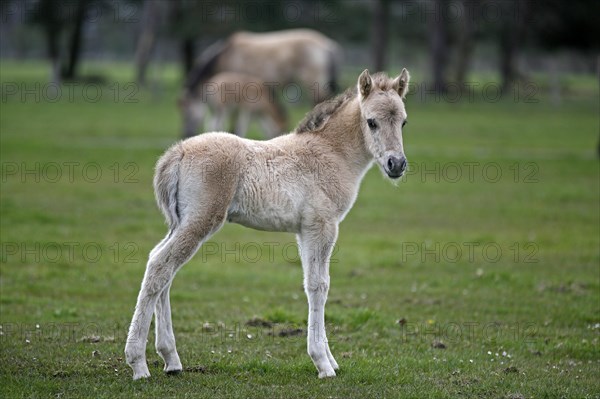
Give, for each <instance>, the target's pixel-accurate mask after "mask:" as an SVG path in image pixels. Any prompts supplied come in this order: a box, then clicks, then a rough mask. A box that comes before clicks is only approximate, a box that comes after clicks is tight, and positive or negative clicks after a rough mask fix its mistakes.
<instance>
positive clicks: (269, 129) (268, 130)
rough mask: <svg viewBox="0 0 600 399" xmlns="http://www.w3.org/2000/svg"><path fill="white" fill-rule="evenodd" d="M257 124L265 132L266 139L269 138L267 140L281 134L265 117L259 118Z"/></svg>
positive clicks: (268, 118) (269, 119)
mask: <svg viewBox="0 0 600 399" xmlns="http://www.w3.org/2000/svg"><path fill="white" fill-rule="evenodd" d="M259 122H260V126H261V127H262V129H263V131H264V132H265V136H267V138H269V139H272V138H274V137H276V136H277V134H279V133H283V132H278V131H277V125H276V124H275V122H273V120H272V119H271V118H270V117H269V116H267V115H263V116H261V117H260V119H259Z"/></svg>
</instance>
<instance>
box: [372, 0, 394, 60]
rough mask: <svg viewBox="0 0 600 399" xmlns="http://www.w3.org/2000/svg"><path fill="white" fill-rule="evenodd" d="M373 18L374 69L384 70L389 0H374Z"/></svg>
mask: <svg viewBox="0 0 600 399" xmlns="http://www.w3.org/2000/svg"><path fill="white" fill-rule="evenodd" d="M372 4H373V10H372V19H371V48H372V49H373V59H374V65H373V67H374V70H375V71H383V70H385V66H386V52H387V43H388V37H389V33H388V31H389V29H388V24H389V23H388V21H389V13H390V3H389V0H374V1H373V3H372Z"/></svg>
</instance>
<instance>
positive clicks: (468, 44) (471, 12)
mask: <svg viewBox="0 0 600 399" xmlns="http://www.w3.org/2000/svg"><path fill="white" fill-rule="evenodd" d="M460 5H461V11H462V12H461V18H460V30H459V33H458V42H457V44H456V46H457V53H458V54H457V55H458V57H457V65H456V83H457V84H458V85H460V86H461V87H462V86H464V84H465V79H466V77H467V72H468V69H469V66H470V63H471V56H472V55H473V49H474V47H475V31H476V29H475V28H476V20H477V19H478V18H477V17H478V12H479V0H461V3H460Z"/></svg>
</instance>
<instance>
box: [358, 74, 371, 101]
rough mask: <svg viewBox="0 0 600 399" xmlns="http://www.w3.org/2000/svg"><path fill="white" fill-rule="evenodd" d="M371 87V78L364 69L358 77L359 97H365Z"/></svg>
mask: <svg viewBox="0 0 600 399" xmlns="http://www.w3.org/2000/svg"><path fill="white" fill-rule="evenodd" d="M372 88H373V80H372V79H371V75H369V70H368V69H365V70H364V71H363V72H362V73H361V74H360V76H359V77H358V92H359V93H360V96H361V98H366V97H367V96H368V95H369V93H370V92H371V89H372Z"/></svg>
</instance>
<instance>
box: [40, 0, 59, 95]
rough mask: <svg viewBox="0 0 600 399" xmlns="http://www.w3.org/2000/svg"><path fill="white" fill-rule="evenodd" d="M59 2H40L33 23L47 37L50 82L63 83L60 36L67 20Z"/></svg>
mask: <svg viewBox="0 0 600 399" xmlns="http://www.w3.org/2000/svg"><path fill="white" fill-rule="evenodd" d="M60 6H61V2H60V1H59V0H40V2H39V7H38V8H37V9H36V12H35V13H34V14H33V15H32V23H34V24H37V25H40V26H41V28H42V30H43V31H44V33H45V36H46V50H47V55H48V60H49V61H50V82H51V83H57V84H58V83H60V82H61V67H60V46H59V40H60V35H61V33H62V31H63V27H64V25H63V23H64V20H65V17H64V14H63V9H62V8H61V7H60Z"/></svg>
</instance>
